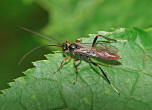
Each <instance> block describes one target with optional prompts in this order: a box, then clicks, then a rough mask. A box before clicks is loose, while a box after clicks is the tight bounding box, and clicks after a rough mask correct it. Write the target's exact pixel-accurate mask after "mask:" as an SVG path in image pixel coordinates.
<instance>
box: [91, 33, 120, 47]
mask: <svg viewBox="0 0 152 110" xmlns="http://www.w3.org/2000/svg"><path fill="white" fill-rule="evenodd" d="M98 37H103V38H104V39H106V40H110V41H114V42H116V41H117V40H115V39H111V38H108V37H106V36H103V35H96V37H95V38H94V40H93V43H92V47H94V45H95V43H96V41H97V39H98Z"/></svg>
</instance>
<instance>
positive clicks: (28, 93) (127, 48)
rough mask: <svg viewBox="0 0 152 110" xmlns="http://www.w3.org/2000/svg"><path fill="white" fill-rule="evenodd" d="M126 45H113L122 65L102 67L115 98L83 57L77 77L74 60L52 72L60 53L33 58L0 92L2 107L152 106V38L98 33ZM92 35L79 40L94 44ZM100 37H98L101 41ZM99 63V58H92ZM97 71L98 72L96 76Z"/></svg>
mask: <svg viewBox="0 0 152 110" xmlns="http://www.w3.org/2000/svg"><path fill="white" fill-rule="evenodd" d="M98 33H99V34H102V35H106V36H108V37H110V38H114V39H117V40H120V39H121V40H128V42H124V43H113V44H111V45H113V46H116V47H117V48H118V50H119V52H118V54H119V55H120V56H121V58H122V59H120V60H119V62H120V63H121V64H120V65H115V64H105V63H104V64H103V63H102V62H101V63H100V66H101V67H102V68H103V70H104V71H105V72H106V74H107V75H108V77H109V79H110V81H111V82H112V84H113V85H115V87H116V88H118V90H119V91H120V96H118V95H117V94H116V93H115V92H114V91H113V89H112V88H110V86H109V85H108V84H107V83H106V81H104V80H103V78H102V77H101V76H100V75H99V74H100V71H99V70H98V68H96V67H95V66H93V65H90V64H89V63H88V62H86V61H84V60H82V61H81V62H80V64H79V62H77V64H78V71H79V75H78V81H77V82H76V84H73V82H74V80H75V76H76V73H75V69H74V67H73V63H72V60H73V59H71V60H68V61H67V62H66V63H65V64H64V66H63V68H62V69H61V70H60V71H59V72H58V73H56V74H55V75H54V74H53V72H55V71H56V70H57V69H58V67H59V65H60V62H61V61H62V59H63V58H64V57H63V55H62V52H55V54H48V55H46V58H47V60H43V61H37V62H34V63H33V64H34V65H35V67H34V68H31V69H28V70H27V71H26V72H25V73H24V74H25V76H24V77H20V78H17V79H15V81H14V82H12V83H10V86H11V87H10V88H8V89H6V90H3V94H1V95H0V109H1V110H24V109H25V110H50V109H55V110H57V109H58V110H122V109H123V110H137V109H138V110H143V109H144V110H150V109H152V105H151V102H152V94H151V91H152V89H151V85H152V71H151V67H152V63H151V62H152V57H151V54H152V51H151V42H152V36H151V34H149V33H148V32H144V31H142V30H140V29H137V28H133V29H124V28H121V29H118V30H115V31H113V32H105V31H99V32H98ZM93 36H94V35H93V34H91V35H90V37H89V38H81V40H82V42H92V40H93V38H94V37H93ZM101 40H102V38H99V41H101ZM96 62H99V61H96ZM97 73H98V74H97Z"/></svg>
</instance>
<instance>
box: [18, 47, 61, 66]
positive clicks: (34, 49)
mask: <svg viewBox="0 0 152 110" xmlns="http://www.w3.org/2000/svg"><path fill="white" fill-rule="evenodd" d="M49 46H57V47H61V46H60V45H43V46H38V47H35V48H33V49H32V50H30V51H28V52H27V53H26V54H25V55H24V56H23V57H22V58H21V59H20V61H19V62H18V65H21V63H22V62H23V60H24V59H25V58H26V57H27V56H28V55H30V54H31V53H32V52H34V51H36V50H38V49H41V48H45V47H49Z"/></svg>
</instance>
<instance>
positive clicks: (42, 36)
mask: <svg viewBox="0 0 152 110" xmlns="http://www.w3.org/2000/svg"><path fill="white" fill-rule="evenodd" d="M19 28H20V29H22V30H24V31H27V32H30V33H33V34H35V35H37V36H39V37H41V38H43V39H45V40H48V41H50V42H52V43H57V42H56V41H54V40H52V39H50V38H49V37H47V36H44V35H42V34H40V33H38V32H35V31H32V30H31V29H28V28H25V27H23V26H21V27H19Z"/></svg>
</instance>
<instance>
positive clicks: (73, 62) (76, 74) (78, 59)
mask: <svg viewBox="0 0 152 110" xmlns="http://www.w3.org/2000/svg"><path fill="white" fill-rule="evenodd" d="M78 60H80V58H78V59H75V60H73V64H74V67H75V69H76V78H75V83H76V82H77V80H78V68H77V66H76V64H75V62H76V61H78Z"/></svg>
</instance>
